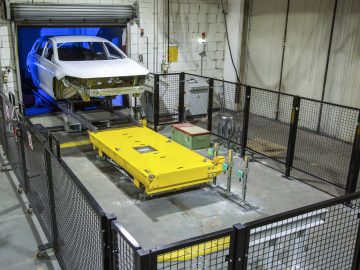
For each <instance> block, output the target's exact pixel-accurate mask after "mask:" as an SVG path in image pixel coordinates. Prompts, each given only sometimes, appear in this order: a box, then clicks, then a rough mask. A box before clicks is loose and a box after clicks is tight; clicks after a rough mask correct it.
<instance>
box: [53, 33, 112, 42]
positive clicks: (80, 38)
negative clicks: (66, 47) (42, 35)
mask: <svg viewBox="0 0 360 270" xmlns="http://www.w3.org/2000/svg"><path fill="white" fill-rule="evenodd" d="M49 38H50V39H51V40H53V41H54V42H56V43H64V42H109V41H108V40H106V39H105V38H101V37H94V36H80V35H78V36H52V37H47V39H49Z"/></svg>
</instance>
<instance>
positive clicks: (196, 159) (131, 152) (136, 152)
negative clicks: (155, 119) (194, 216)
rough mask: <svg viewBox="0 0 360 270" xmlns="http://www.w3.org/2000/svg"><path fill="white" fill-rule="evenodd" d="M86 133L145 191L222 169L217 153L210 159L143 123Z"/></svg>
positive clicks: (202, 179)
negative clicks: (213, 159)
mask: <svg viewBox="0 0 360 270" xmlns="http://www.w3.org/2000/svg"><path fill="white" fill-rule="evenodd" d="M89 137H90V142H91V143H92V144H93V146H94V149H95V150H98V151H99V155H100V156H102V155H104V154H105V155H106V156H108V157H109V158H111V159H112V160H113V161H114V162H115V163H117V164H118V165H119V166H120V167H122V168H123V169H124V170H126V171H127V172H128V173H129V174H131V175H132V176H133V178H134V184H135V185H136V186H137V187H138V188H144V190H145V193H147V194H156V193H161V192H167V191H173V190H177V189H181V188H186V187H191V186H195V185H199V184H202V183H207V182H209V181H212V179H213V177H215V176H217V175H219V174H220V173H221V170H222V168H221V166H222V164H221V162H223V159H222V158H221V157H219V158H218V159H217V160H215V162H214V161H212V160H209V159H207V158H205V157H203V156H201V155H200V154H198V153H196V152H194V151H191V150H189V149H187V148H185V147H184V146H182V145H180V144H178V143H176V142H174V141H172V140H170V139H168V138H166V137H164V136H162V135H161V134H159V133H157V132H154V131H153V130H151V129H149V128H146V127H139V126H134V127H127V128H119V129H110V130H105V131H99V132H96V133H95V132H91V131H90V132H89Z"/></svg>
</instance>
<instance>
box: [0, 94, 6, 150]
mask: <svg viewBox="0 0 360 270" xmlns="http://www.w3.org/2000/svg"><path fill="white" fill-rule="evenodd" d="M0 110H1V112H0V142H1V145H2V147H3V150H4V152H6V145H7V141H6V137H7V135H6V124H5V109H4V98H3V96H2V95H1V94H0Z"/></svg>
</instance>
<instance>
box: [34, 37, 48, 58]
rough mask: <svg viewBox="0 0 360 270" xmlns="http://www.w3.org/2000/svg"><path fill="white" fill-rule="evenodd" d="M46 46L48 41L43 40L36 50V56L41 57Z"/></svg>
mask: <svg viewBox="0 0 360 270" xmlns="http://www.w3.org/2000/svg"><path fill="white" fill-rule="evenodd" d="M45 44H46V40H42V41H40V42H39V45H38V46H37V48H36V54H38V55H40V56H41V55H42V53H43V50H44V47H45Z"/></svg>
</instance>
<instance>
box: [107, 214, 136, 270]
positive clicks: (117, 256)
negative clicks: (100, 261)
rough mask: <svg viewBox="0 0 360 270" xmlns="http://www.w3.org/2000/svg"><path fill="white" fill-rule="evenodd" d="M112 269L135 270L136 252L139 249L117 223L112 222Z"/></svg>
mask: <svg viewBox="0 0 360 270" xmlns="http://www.w3.org/2000/svg"><path fill="white" fill-rule="evenodd" d="M112 236H113V246H114V250H113V254H114V268H115V269H117V270H132V269H135V256H136V250H138V249H140V246H139V244H138V243H137V242H136V241H135V239H134V238H132V236H131V235H130V234H129V233H128V232H127V231H126V230H125V229H124V228H123V227H122V226H121V225H120V224H119V223H118V222H117V221H113V222H112Z"/></svg>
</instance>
